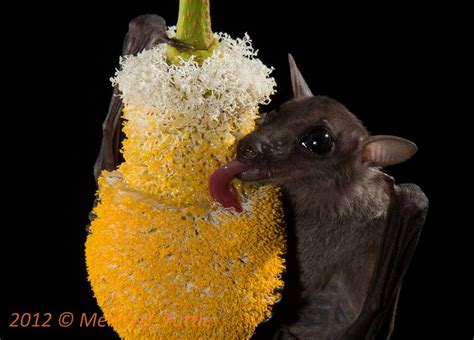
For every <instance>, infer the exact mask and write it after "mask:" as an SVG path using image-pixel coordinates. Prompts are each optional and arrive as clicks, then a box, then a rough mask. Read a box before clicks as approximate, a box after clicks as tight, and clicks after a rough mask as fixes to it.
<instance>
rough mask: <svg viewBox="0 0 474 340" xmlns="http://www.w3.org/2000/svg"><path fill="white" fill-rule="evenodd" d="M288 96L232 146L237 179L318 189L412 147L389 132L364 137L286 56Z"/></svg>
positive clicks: (402, 156) (398, 158) (396, 158)
mask: <svg viewBox="0 0 474 340" xmlns="http://www.w3.org/2000/svg"><path fill="white" fill-rule="evenodd" d="M289 60H290V70H291V80H292V87H293V93H294V98H293V99H292V100H290V101H288V102H286V103H284V104H283V105H281V106H280V108H279V109H278V110H275V111H272V112H270V113H268V114H266V115H265V116H263V117H262V118H261V120H260V121H258V122H257V125H258V128H257V129H256V130H255V131H254V132H252V133H251V134H249V135H247V136H246V137H244V138H243V139H242V140H241V141H240V142H239V144H238V147H237V161H239V162H240V163H243V164H245V165H246V171H244V172H241V173H240V174H238V175H237V177H238V178H240V179H241V180H243V181H259V182H266V183H274V184H278V185H282V186H285V185H288V184H292V183H298V182H299V183H303V184H304V183H308V184H309V183H311V186H317V187H319V188H321V189H330V186H333V185H344V184H345V183H351V182H352V181H353V180H354V177H356V176H361V175H363V173H364V171H366V170H368V169H369V168H370V167H382V166H386V165H392V164H396V163H400V162H403V161H405V160H407V159H409V158H410V157H411V156H412V155H413V154H414V153H415V152H416V145H415V144H414V143H412V142H410V141H408V140H406V139H402V138H399V137H394V136H369V134H368V132H367V130H366V129H365V128H364V126H363V125H362V124H361V122H360V121H359V120H358V119H357V118H356V117H355V116H354V115H353V114H352V113H350V112H349V110H347V109H346V107H345V106H344V105H342V104H341V103H339V102H337V101H336V100H333V99H330V98H328V97H322V96H313V94H312V93H311V91H310V89H309V87H308V85H307V84H306V82H305V81H304V79H303V77H302V75H301V73H300V72H299V70H298V68H297V67H296V64H295V62H294V60H293V58H292V57H291V56H290V57H289Z"/></svg>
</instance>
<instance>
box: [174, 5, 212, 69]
mask: <svg viewBox="0 0 474 340" xmlns="http://www.w3.org/2000/svg"><path fill="white" fill-rule="evenodd" d="M176 39H178V40H179V41H181V42H183V43H185V44H187V45H190V46H192V47H194V48H195V50H179V49H177V48H175V47H172V46H168V60H169V61H170V62H171V63H174V64H177V63H179V58H180V57H181V58H183V59H189V58H190V57H191V56H194V57H195V60H196V61H197V62H199V63H201V62H202V61H203V60H204V59H206V58H207V57H209V56H210V55H211V54H212V52H213V51H214V50H215V49H216V48H217V47H218V42H217V40H216V39H215V38H214V34H213V33H212V29H211V11H210V0H180V1H179V14H178V24H177V27H176Z"/></svg>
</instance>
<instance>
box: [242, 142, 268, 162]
mask: <svg viewBox="0 0 474 340" xmlns="http://www.w3.org/2000/svg"><path fill="white" fill-rule="evenodd" d="M267 149H268V146H267V145H266V144H265V143H264V142H262V140H260V139H259V138H256V137H255V136H253V135H248V136H246V137H244V138H243V139H242V140H241V141H240V142H239V145H238V146H237V159H238V160H239V161H241V162H243V163H248V162H250V161H254V160H256V159H258V158H260V157H262V155H263V154H264V152H265V150H267Z"/></svg>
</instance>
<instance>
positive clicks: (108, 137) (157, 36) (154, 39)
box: [94, 14, 186, 180]
mask: <svg viewBox="0 0 474 340" xmlns="http://www.w3.org/2000/svg"><path fill="white" fill-rule="evenodd" d="M160 43H168V44H171V45H173V46H175V47H179V48H184V47H186V45H184V44H181V43H179V42H178V41H175V40H173V39H170V38H168V36H167V35H166V23H165V20H164V19H163V18H162V17H160V16H158V15H156V14H145V15H141V16H139V17H137V18H135V19H133V20H132V21H131V22H130V23H129V25H128V33H127V35H126V36H125V40H124V43H123V50H122V55H123V56H126V55H135V54H137V53H139V52H141V51H144V50H148V49H150V48H152V47H153V46H155V45H157V44H160ZM119 95H120V92H119V89H118V87H117V86H115V88H114V93H113V96H112V99H111V101H110V105H109V111H108V112H107V117H106V118H105V121H104V123H103V124H102V133H103V137H102V145H101V147H100V151H99V156H98V157H97V160H96V162H95V165H94V176H95V178H96V180H97V178H98V177H99V176H100V173H101V172H102V170H108V171H112V170H114V169H115V168H116V167H117V165H118V164H120V163H121V162H122V158H121V154H120V145H121V143H122V140H123V136H122V109H123V103H122V100H121V99H120V97H119Z"/></svg>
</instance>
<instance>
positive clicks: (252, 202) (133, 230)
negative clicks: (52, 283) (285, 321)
mask: <svg viewBox="0 0 474 340" xmlns="http://www.w3.org/2000/svg"><path fill="white" fill-rule="evenodd" d="M225 39H227V40H225ZM225 39H224V38H223V40H221V48H222V51H223V52H225V53H224V56H223V57H222V56H220V55H217V54H215V55H213V57H210V58H208V59H206V62H205V63H203V66H202V68H197V66H196V65H194V64H193V63H192V62H191V61H189V62H183V64H182V65H180V66H179V67H178V66H176V67H175V66H169V67H168V66H167V64H166V63H165V62H164V60H165V53H164V47H157V48H155V50H152V51H147V52H144V53H142V54H140V55H138V56H136V57H133V58H132V59H129V60H128V64H126V65H124V67H123V71H121V72H122V73H121V74H120V75H119V77H118V78H119V80H120V81H121V82H119V84H120V85H123V87H121V90H122V91H123V95H124V98H123V99H124V102H125V104H126V108H125V110H124V119H125V125H124V132H125V134H126V140H125V141H124V144H123V150H122V152H123V155H124V158H125V161H124V163H122V164H121V165H120V166H119V168H118V169H117V170H116V171H114V172H104V173H103V174H102V176H101V177H100V179H99V192H98V195H99V199H100V203H99V204H98V206H97V207H96V208H95V214H96V215H97V218H96V219H95V220H94V221H93V222H92V224H91V227H90V229H91V232H92V234H91V235H89V236H88V238H87V243H86V261H87V269H88V273H89V280H90V282H91V284H92V288H93V290H94V294H95V297H96V298H97V301H98V303H99V305H100V307H101V308H102V310H103V312H104V316H105V317H106V319H107V321H108V322H109V324H110V325H111V326H112V327H113V328H114V329H115V330H116V331H117V333H118V334H119V335H120V336H121V337H122V338H125V339H133V340H135V339H246V338H249V337H250V336H251V335H252V333H253V332H254V330H255V328H256V326H257V325H258V324H259V323H260V322H262V321H263V320H264V319H265V318H267V317H268V316H269V315H270V313H271V308H272V304H273V303H274V302H275V301H276V300H277V299H278V298H279V291H278V288H280V287H281V286H282V285H283V282H282V279H281V277H280V275H281V273H282V271H283V269H284V260H283V254H284V252H285V233H284V228H283V211H282V206H281V203H280V199H279V198H280V194H279V190H278V189H277V188H274V187H271V186H268V185H267V186H257V185H250V184H243V183H240V182H238V181H234V182H235V183H234V184H235V187H236V189H237V192H238V195H239V197H240V200H241V203H242V208H243V212H242V213H237V212H236V211H235V210H233V209H225V208H223V207H222V206H221V205H219V204H218V203H216V202H214V201H213V200H212V198H211V197H210V195H209V193H208V177H209V175H210V174H211V172H212V171H214V170H215V169H217V168H218V167H219V166H222V165H224V164H225V163H227V162H228V161H229V160H231V159H232V157H233V156H234V155H235V145H236V142H237V141H238V140H239V139H240V138H242V137H243V136H244V135H246V134H247V133H249V132H250V131H252V129H253V128H254V120H255V118H256V116H257V109H256V107H257V104H258V103H260V102H262V101H264V100H265V98H266V96H268V95H269V94H270V92H271V91H272V88H273V85H272V84H273V80H272V79H270V78H268V79H267V77H268V72H269V71H268V70H266V69H265V67H264V66H263V65H261V63H260V61H257V60H255V59H252V57H251V54H248V53H247V52H246V51H249V48H250V47H249V46H248V43H247V40H245V39H244V40H241V41H240V42H239V41H233V40H231V39H230V38H225ZM226 46H227V47H226ZM127 65H128V66H127ZM206 65H207V66H206ZM206 67H207V68H206ZM245 67H248V70H249V71H248V72H244V73H243V75H242V76H240V73H239V72H241V70H242V69H243V68H244V69H245ZM223 69H225V71H226V72H223ZM213 70H216V71H215V72H214V71H213ZM153 72H158V73H157V74H155V73H153ZM216 72H217V73H216ZM218 72H220V73H218ZM120 77H121V78H120ZM179 77H181V78H182V80H181V81H180V80H179V79H180V78H179ZM183 77H188V78H186V79H184V78H183ZM246 77H247V78H246ZM251 77H254V78H255V81H251V79H253V78H251ZM155 79H156V80H155ZM163 79H168V80H169V81H167V82H166V81H164V80H163ZM160 81H161V82H160ZM188 83H189V84H192V86H191V85H189V87H186V86H188V85H187V84H188ZM143 84H145V85H143ZM200 84H201V85H200ZM258 84H260V85H258ZM127 86H128V87H127ZM140 86H143V89H142V90H140V89H141V88H140ZM153 86H154V87H159V86H161V88H160V91H158V90H157V91H156V92H154V91H149V92H147V91H148V90H149V89H150V87H153ZM199 86H203V89H204V90H202V91H201V90H199V89H198V87H199ZM206 88H207V89H209V88H212V89H214V90H213V92H212V93H211V94H209V95H208V93H207V92H206V91H205V89H206ZM140 91H142V92H140ZM232 91H234V92H232ZM143 93H152V94H155V97H154V98H149V97H146V96H145V95H143ZM163 93H167V95H163ZM189 93H193V96H194V97H193V96H190V95H189ZM196 93H202V96H201V97H199V94H196ZM140 96H143V98H142V97H140ZM173 96H176V97H173ZM213 96H214V97H213ZM173 98H182V99H180V100H177V101H175V102H174V101H173V100H174V99H173ZM147 100H148V101H149V105H144V106H140V105H138V104H137V103H139V102H140V101H142V102H143V103H145V102H146V101H147ZM131 102H133V103H135V105H131V104H130V103H131ZM160 103H163V105H159V104H160ZM170 103H171V104H173V105H175V106H176V108H175V110H173V109H172V108H170V107H171V106H173V105H170ZM251 104H252V105H251ZM163 107H167V109H166V110H163V109H162V108H163ZM200 108H202V110H201V109H200ZM181 109H187V110H188V111H187V112H183V111H180V110H181ZM193 110H194V111H193ZM210 111H212V112H214V114H211V113H209V112H210Z"/></svg>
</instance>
